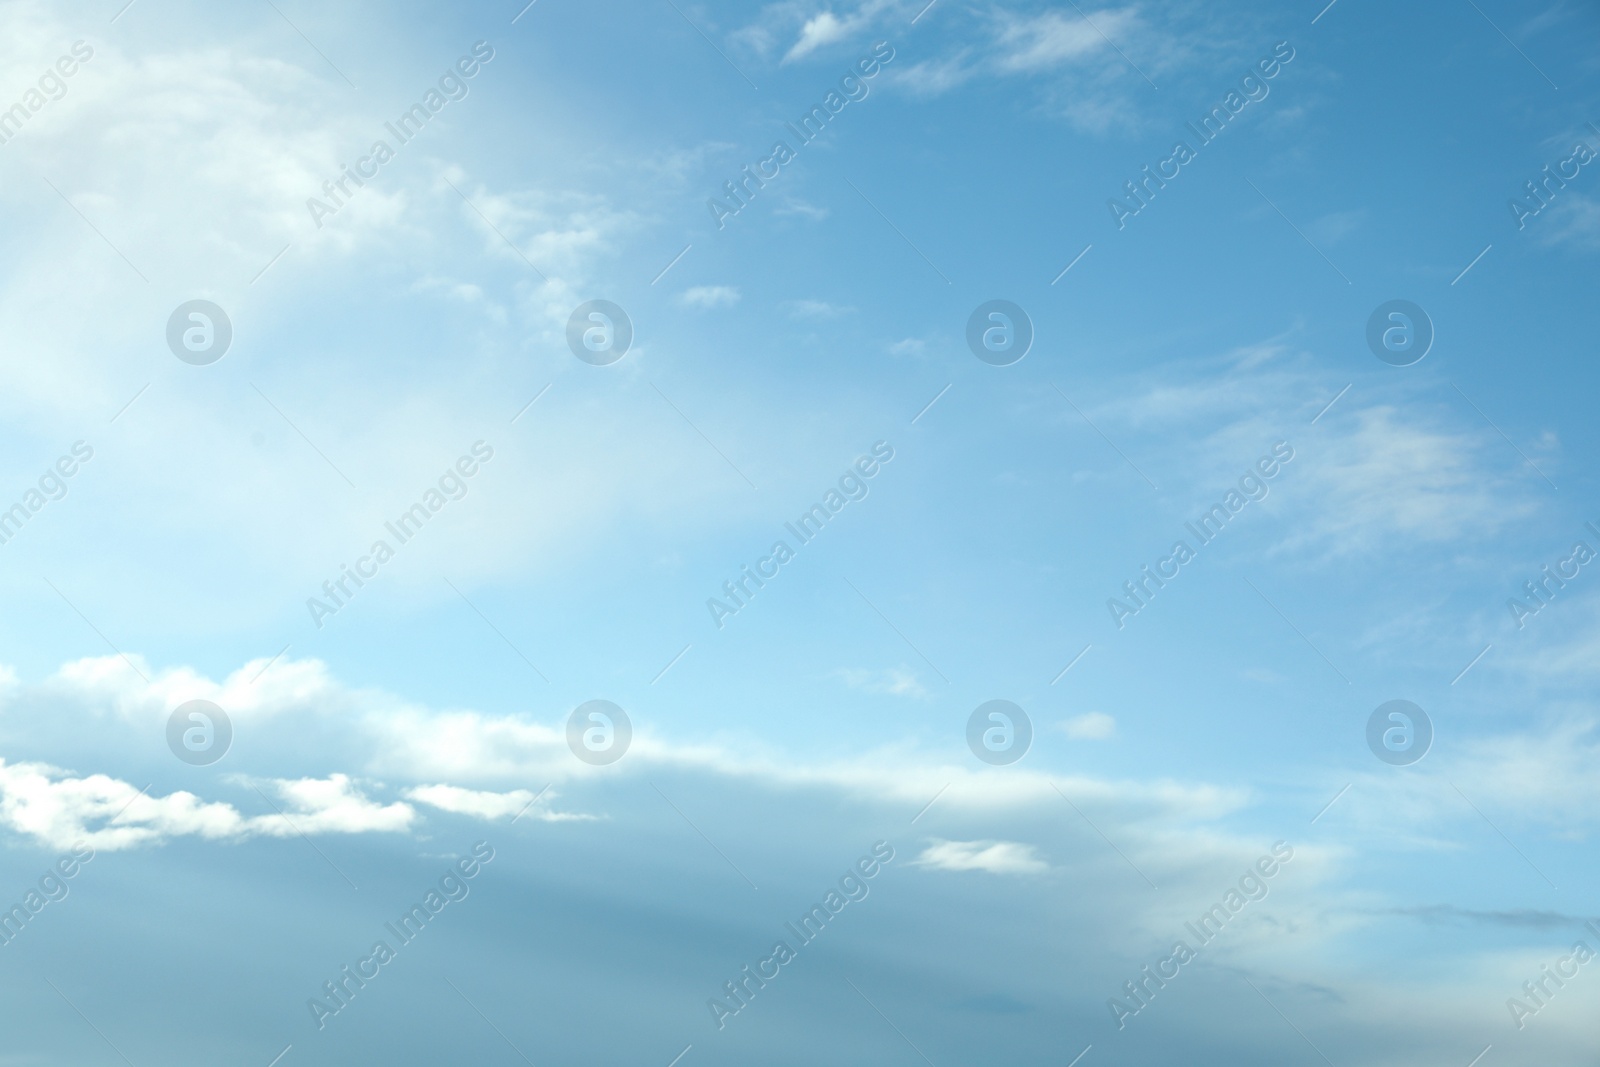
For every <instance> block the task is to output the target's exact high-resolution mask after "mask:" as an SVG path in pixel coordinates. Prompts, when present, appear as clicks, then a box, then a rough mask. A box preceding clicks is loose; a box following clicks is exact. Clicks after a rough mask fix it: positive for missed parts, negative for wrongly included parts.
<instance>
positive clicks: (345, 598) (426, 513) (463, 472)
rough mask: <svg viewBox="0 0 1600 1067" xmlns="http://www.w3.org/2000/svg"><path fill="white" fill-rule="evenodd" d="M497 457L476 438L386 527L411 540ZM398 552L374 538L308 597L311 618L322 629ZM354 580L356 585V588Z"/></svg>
mask: <svg viewBox="0 0 1600 1067" xmlns="http://www.w3.org/2000/svg"><path fill="white" fill-rule="evenodd" d="M493 458H494V448H493V446H491V445H489V444H488V443H487V442H484V441H475V442H473V444H472V455H470V456H462V457H461V458H459V459H457V460H456V462H455V465H454V466H453V467H447V468H445V472H444V473H443V474H441V475H440V476H439V481H438V483H437V487H434V486H429V487H428V488H427V489H426V490H424V491H423V493H422V499H421V500H420V501H418V502H417V503H415V504H412V505H411V507H409V508H407V509H406V510H405V511H403V512H401V513H400V517H399V518H397V519H395V520H393V521H391V522H386V523H384V524H383V528H384V529H385V530H387V531H388V532H389V534H390V535H391V536H392V537H393V538H394V540H395V544H396V545H403V544H405V543H406V542H408V541H410V540H411V539H412V538H413V537H415V536H417V534H418V533H420V532H421V530H422V527H423V524H425V523H426V522H427V521H428V520H429V519H431V518H432V517H433V516H435V515H437V514H438V513H439V512H441V511H443V510H444V506H445V505H446V504H447V503H449V502H450V501H451V500H460V499H461V498H462V497H464V496H466V495H467V481H468V479H470V478H472V476H473V475H475V474H477V473H478V471H479V470H480V469H481V468H480V466H479V464H480V462H481V463H488V462H489V461H490V460H491V459H493ZM394 556H395V548H394V546H393V545H390V544H389V542H388V541H386V540H384V539H382V538H379V539H378V540H376V541H374V542H372V547H371V548H370V549H368V552H367V555H365V556H362V557H361V558H360V559H358V560H356V562H355V566H354V567H352V566H351V565H350V564H348V563H341V564H340V565H339V576H338V577H337V578H330V579H328V580H327V581H325V582H323V583H322V592H323V594H324V596H322V597H314V596H313V597H307V598H306V610H307V611H309V612H310V613H311V621H312V622H314V623H316V624H317V629H319V630H320V629H322V625H323V624H322V620H323V618H324V617H326V616H328V615H337V614H339V610H340V609H341V608H345V607H348V606H349V603H350V601H351V600H353V599H355V595H356V594H357V593H359V592H360V591H361V587H362V586H364V585H366V584H367V582H369V581H371V580H372V579H373V578H376V577H377V576H378V570H379V568H381V567H382V566H383V565H384V564H385V563H388V562H389V561H390V560H391V559H393V558H394ZM352 584H354V586H355V588H353V589H352V588H351V585H352Z"/></svg>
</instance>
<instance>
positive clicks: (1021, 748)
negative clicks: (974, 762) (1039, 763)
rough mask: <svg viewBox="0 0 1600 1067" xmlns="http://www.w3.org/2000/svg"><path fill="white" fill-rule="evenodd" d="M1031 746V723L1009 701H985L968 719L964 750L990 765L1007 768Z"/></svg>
mask: <svg viewBox="0 0 1600 1067" xmlns="http://www.w3.org/2000/svg"><path fill="white" fill-rule="evenodd" d="M1032 744H1033V720H1032V719H1030V718H1028V713H1027V712H1025V711H1023V710H1022V709H1021V708H1020V707H1018V706H1017V705H1016V704H1013V703H1012V702H1011V701H1009V700H986V701H984V702H983V703H982V704H979V705H978V706H977V708H975V709H974V710H973V712H972V714H971V715H969V716H968V717H967V747H968V748H970V749H971V750H972V754H973V755H974V756H977V757H978V758H979V759H981V760H982V761H983V762H985V763H987V764H989V765H990V766H993V767H1007V766H1010V765H1011V764H1013V763H1015V762H1017V761H1018V760H1019V759H1021V758H1022V757H1023V756H1026V755H1027V754H1028V748H1029V746H1031V745H1032Z"/></svg>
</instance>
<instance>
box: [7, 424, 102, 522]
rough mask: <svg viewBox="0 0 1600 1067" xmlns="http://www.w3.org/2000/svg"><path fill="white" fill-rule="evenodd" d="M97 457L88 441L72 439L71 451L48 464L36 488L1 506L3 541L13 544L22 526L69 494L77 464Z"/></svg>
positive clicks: (78, 465) (79, 464) (76, 471)
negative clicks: (68, 486) (68, 487)
mask: <svg viewBox="0 0 1600 1067" xmlns="http://www.w3.org/2000/svg"><path fill="white" fill-rule="evenodd" d="M93 458H94V449H93V448H92V447H91V446H90V445H89V443H88V442H87V441H74V442H72V450H71V455H65V456H62V457H60V458H59V459H57V460H56V461H55V463H54V464H53V465H51V466H49V467H46V468H45V471H44V473H43V474H41V475H39V482H38V486H39V487H38V488H37V489H28V490H27V491H25V492H24V493H23V494H22V499H21V500H19V501H18V502H17V503H15V504H12V505H11V506H10V507H9V508H6V509H4V510H0V545H5V544H10V543H11V539H12V538H13V537H15V536H17V534H18V533H20V532H21V530H22V526H23V524H24V523H26V522H27V521H28V520H29V519H31V518H32V517H33V516H35V515H37V514H39V512H40V511H41V510H43V509H44V506H45V505H46V504H48V503H50V501H52V500H60V499H61V498H62V497H64V496H66V495H67V479H68V478H71V477H72V476H73V475H74V474H77V473H78V468H79V467H80V466H81V465H82V464H84V463H87V462H89V461H90V460H91V459H93Z"/></svg>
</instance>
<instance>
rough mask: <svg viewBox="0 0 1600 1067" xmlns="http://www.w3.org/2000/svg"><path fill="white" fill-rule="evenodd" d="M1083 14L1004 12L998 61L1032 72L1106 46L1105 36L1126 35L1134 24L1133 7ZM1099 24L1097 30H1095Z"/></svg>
mask: <svg viewBox="0 0 1600 1067" xmlns="http://www.w3.org/2000/svg"><path fill="white" fill-rule="evenodd" d="M1089 17H1090V18H1092V19H1093V20H1094V25H1093V26H1091V25H1090V24H1089V23H1088V22H1087V21H1086V20H1084V19H1083V18H1079V17H1077V16H1075V15H1074V16H1068V15H1066V14H1064V13H1062V12H1059V11H1047V12H1045V13H1043V14H1040V15H1034V16H1018V15H1011V14H1003V15H1002V16H1001V19H1000V29H999V32H998V34H996V40H995V43H996V46H997V48H998V53H999V54H998V61H999V64H1000V68H1001V69H1002V70H1006V71H1018V72H1032V71H1038V70H1042V69H1047V68H1051V67H1057V66H1060V65H1062V64H1065V63H1070V62H1073V61H1075V60H1079V59H1082V58H1084V57H1086V56H1088V55H1090V54H1092V53H1094V52H1096V51H1099V50H1100V49H1107V50H1109V46H1108V45H1107V44H1106V38H1105V37H1102V36H1100V34H1101V33H1104V34H1105V35H1106V37H1111V38H1113V39H1115V38H1117V37H1119V36H1126V34H1127V30H1128V29H1129V27H1130V26H1132V25H1133V23H1134V21H1135V15H1134V12H1133V9H1131V8H1123V9H1122V10H1120V11H1116V10H1109V9H1108V10H1103V11H1096V12H1093V13H1091V14H1090V16H1089ZM1097 27H1098V29H1099V32H1096V28H1097Z"/></svg>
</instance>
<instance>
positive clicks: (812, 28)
mask: <svg viewBox="0 0 1600 1067" xmlns="http://www.w3.org/2000/svg"><path fill="white" fill-rule="evenodd" d="M853 24H854V20H852V21H851V22H845V21H844V20H842V19H840V18H839V17H838V16H837V15H835V14H834V13H833V12H831V11H824V12H822V14H820V15H817V16H815V17H813V18H809V19H807V20H806V24H805V25H804V26H802V27H801V28H800V39H799V40H798V41H796V42H795V43H794V46H793V47H792V48H790V49H789V53H788V55H786V56H784V57H783V61H784V62H785V63H792V62H794V61H795V60H797V59H801V58H803V57H805V56H808V55H810V54H811V53H812V52H815V51H816V50H817V49H819V48H821V47H822V46H823V45H828V44H832V43H833V42H835V41H838V40H842V39H843V38H844V37H845V35H846V34H847V33H848V32H849V30H850V28H851V27H852V25H853Z"/></svg>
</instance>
